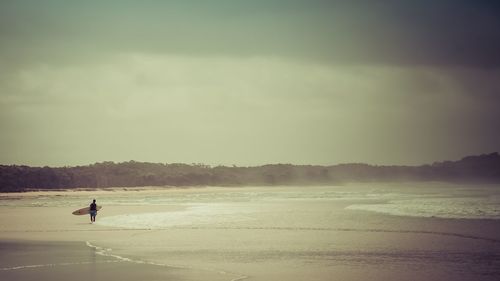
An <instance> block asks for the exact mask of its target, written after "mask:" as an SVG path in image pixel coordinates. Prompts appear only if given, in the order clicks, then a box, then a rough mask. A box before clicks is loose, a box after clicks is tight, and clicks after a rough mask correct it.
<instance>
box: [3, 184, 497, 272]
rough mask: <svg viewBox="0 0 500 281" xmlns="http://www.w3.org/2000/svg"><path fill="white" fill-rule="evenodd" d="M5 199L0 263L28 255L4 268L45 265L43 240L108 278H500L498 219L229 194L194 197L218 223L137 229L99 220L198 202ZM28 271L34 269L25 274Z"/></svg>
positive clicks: (166, 210) (181, 209) (172, 209)
mask: <svg viewBox="0 0 500 281" xmlns="http://www.w3.org/2000/svg"><path fill="white" fill-rule="evenodd" d="M264 191H265V189H260V190H257V191H256V189H251V188H248V189H238V190H235V189H232V190H231V192H241V193H252V192H253V193H255V192H264ZM285 191H286V189H285ZM129 192H130V191H129ZM133 192H134V193H135V195H130V193H127V192H125V195H124V196H129V195H130V196H132V197H134V196H139V197H141V196H142V197H144V196H145V195H146V193H141V192H143V191H141V192H139V193H138V194H139V195H137V191H133ZM156 192H157V191H154V193H156ZM165 192H166V194H167V195H166V196H173V195H172V194H170V193H168V191H160V194H163V195H165ZM172 192H181V193H182V195H175V196H179V197H178V198H184V197H183V196H191V197H189V198H190V200H192V199H191V198H198V197H200V196H206V195H204V194H207V192H208V193H210V190H207V189H203V190H196V189H192V190H176V191H172ZM217 192H220V194H219V195H217V196H218V197H216V198H220V197H222V196H227V194H226V191H225V190H224V189H222V190H217ZM318 192H323V189H321V190H319V191H318ZM58 195H60V196H56V195H55V194H49V195H47V194H38V195H35V194H30V195H26V194H24V195H21V196H43V197H47V196H50V198H49V200H65V199H64V198H65V196H66V193H63V194H58ZM78 196H83V198H84V199H85V200H86V199H87V198H91V197H92V196H95V193H89V194H87V193H85V192H84V191H82V194H79V195H78ZM99 196H101V197H102V196H105V195H104V194H99ZM106 196H113V195H109V194H108V195H106ZM148 196H150V195H148ZM151 196H158V194H156V195H151ZM193 196H194V197H193ZM176 198H177V197H176ZM214 198H215V197H214ZM224 198H225V197H224ZM6 200H10V201H9V202H10V203H9V204H3V205H0V212H1V214H2V216H1V217H0V241H1V243H2V249H3V250H2V256H1V258H0V261H2V264H4V261H12V260H13V259H12V255H14V256H15V255H18V254H19V252H22V253H24V256H25V258H26V260H24V261H23V260H22V258H19V259H18V261H19V262H17V263H11V264H8V265H2V267H4V268H7V267H15V266H19V265H29V264H37V263H40V262H39V261H37V260H36V259H37V258H36V257H37V255H36V253H32V254H30V253H31V252H30V251H31V250H30V249H31V248H32V247H31V246H30V245H34V244H32V243H35V244H36V245H38V246H37V247H42V248H43V247H45V248H44V249H45V250H43V251H42V252H44V251H47V252H48V253H50V251H51V250H53V249H56V251H58V253H57V254H52V255H50V256H55V257H60V256H65V255H68V256H78V255H80V254H81V255H82V259H77V260H78V261H79V262H80V261H82V262H85V261H88V260H89V255H90V257H92V256H95V257H96V259H95V264H93V265H92V266H93V269H92V270H91V271H93V272H97V273H98V274H102V275H101V276H102V279H104V278H108V276H113V274H118V273H119V272H121V270H122V269H120V268H121V267H127V265H125V264H124V263H128V264H129V266H133V267H134V268H136V272H139V273H141V272H142V274H144V275H143V277H145V278H138V277H137V276H136V275H130V276H135V278H136V279H137V278H138V279H140V280H228V281H229V280H237V279H246V280H292V281H295V280H368V279H369V280H384V281H388V280H498V277H499V276H500V275H499V274H500V270H499V268H500V235H499V233H500V223H499V222H498V220H461V219H439V218H417V217H402V216H388V215H383V214H378V213H372V212H363V211H353V210H347V209H346V206H348V205H350V204H353V203H359V202H360V200H359V199H355V200H354V199H353V200H340V201H328V200H326V201H322V200H313V201H311V200H302V199H301V200H289V199H287V200H267V199H266V200H260V201H257V200H247V201H244V202H237V203H228V202H226V201H227V200H226V199H224V200H226V201H223V203H217V204H212V203H198V204H197V205H195V207H196V208H199V207H200V206H201V207H205V205H207V206H208V209H206V210H207V211H210V210H212V209H210V208H213V209H214V210H216V211H217V212H219V213H214V214H215V215H217V214H218V215H217V220H214V221H210V220H208V221H202V222H196V223H188V224H179V225H171V226H166V227H160V228H158V227H157V228H151V229H150V228H147V227H144V228H138V229H131V228H127V227H120V226H109V225H100V224H99V220H102V222H104V221H106V220H108V219H113V218H116V217H117V216H121V215H124V214H128V215H137V218H139V219H140V218H141V215H143V214H163V213H177V214H179V215H182V214H184V213H183V212H186V209H188V210H189V209H190V208H193V207H192V206H191V205H190V204H185V203H172V204H163V205H157V206H144V205H126V204H124V205H105V206H104V208H103V210H102V211H101V212H100V213H99V215H98V218H97V219H98V224H90V223H89V219H88V217H87V216H73V215H71V212H72V211H73V210H74V209H75V206H50V205H51V204H48V206H38V205H37V206H27V205H26V204H24V205H23V204H17V205H16V204H15V203H12V201H11V199H6ZM12 200H14V199H12ZM19 200H21V201H22V200H25V199H19ZM29 202H31V201H29ZM127 202H128V201H127ZM62 205H64V204H62ZM70 205H71V204H70ZM222 207H223V208H222ZM233 209H234V210H236V211H237V212H238V213H237V214H236V215H235V214H233V213H228V212H229V211H228V210H233ZM203 210H204V211H205V209H203ZM221 210H223V211H224V212H222V211H221ZM195 211H196V209H195ZM186 214H188V213H186ZM195 214H196V213H195ZM215 215H214V216H215ZM220 218H222V219H220ZM33 241H35V242H33ZM51 243H55V244H51ZM40 245H41V246H40ZM44 245H45V246H44ZM47 245H50V246H47ZM54 245H57V246H56V247H55V246H54ZM89 245H90V246H89ZM94 246H95V247H99V249H101V250H99V251H98V250H96V248H94ZM19 249H21V250H19ZM103 249H107V250H103ZM26 251H28V252H26ZM96 252H98V254H97V255H96ZM65 253H66V254H65ZM126 259H128V260H126ZM91 261H92V259H91ZM107 261H109V262H107ZM47 263H48V264H52V263H55V264H57V263H58V261H56V260H49V261H47ZM88 267H89V265H88V264H80V265H68V266H66V267H64V266H61V267H57V268H56V267H47V268H43V269H42V268H39V269H34V268H32V269H30V270H33V271H37V270H45V271H47V275H44V276H47V278H45V277H44V278H45V279H43V278H42V279H41V280H49V279H51V280H52V279H54V278H53V277H54V276H56V275H57V274H63V275H58V276H64V274H67V273H69V272H73V271H74V272H80V273H81V275H85V274H86V273H85V272H87V271H86V270H87V269H85V268H88ZM14 271H15V270H4V271H0V279H2V280H16V278H17V277H16V278H14V279H9V278H10V277H12V276H14V275H8V274H17V273H19V274H21V275H18V276H22V278H20V277H19V278H17V280H29V278H30V277H29V274H28V273H29V272H28V271H29V270H28V269H22V270H17V271H16V272H14ZM24 272H28V273H26V274H28V275H22V274H25V273H24ZM58 272H59V273H58ZM87 273H88V272H87ZM6 274H7V275H6ZM51 274H56V275H51ZM149 274H151V275H149ZM157 274H159V275H157ZM162 274H164V275H162ZM9 276H10V277H9ZM3 277H6V278H7V277H9V278H7V279H5V278H3ZM86 279H87V278H86ZM37 280H40V279H37ZM77 280H79V279H77ZM122 280H128V279H122ZM134 280H135V279H134Z"/></svg>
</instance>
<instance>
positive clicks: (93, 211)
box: [90, 199, 97, 223]
mask: <svg viewBox="0 0 500 281" xmlns="http://www.w3.org/2000/svg"><path fill="white" fill-rule="evenodd" d="M96 215H97V204H96V203H95V199H94V201H92V204H90V223H93V222H95V216H96Z"/></svg>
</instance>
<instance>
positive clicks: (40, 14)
mask: <svg viewBox="0 0 500 281" xmlns="http://www.w3.org/2000/svg"><path fill="white" fill-rule="evenodd" d="M499 50H500V4H498V3H497V2H496V1H482V0H479V1H461V0H441V1H430V0H422V1H390V0H388V1H371V0H367V1H315V0H313V1H294V0H290V1H275V0H266V1H260V0H255V1H238V0H233V1H148V0H145V1H5V0H2V1H0V164H23V165H31V166H45V165H48V166H74V165H85V164H91V163H94V162H102V161H115V162H122V161H129V160H135V161H146V162H160V163H204V164H208V165H238V166H255V165H262V164H270V163H292V164H313V165H333V164H338V163H359V162H363V163H369V164H375V165H420V164H425V163H432V162H434V161H442V160H457V159H460V158H462V157H464V156H467V155H475V154H482V153H490V152H494V151H500V121H499V120H500V51H499Z"/></svg>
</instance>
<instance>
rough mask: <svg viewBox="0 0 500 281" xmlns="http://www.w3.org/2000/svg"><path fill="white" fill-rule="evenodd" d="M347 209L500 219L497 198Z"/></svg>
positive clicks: (422, 200) (420, 200) (410, 201)
mask: <svg viewBox="0 0 500 281" xmlns="http://www.w3.org/2000/svg"><path fill="white" fill-rule="evenodd" d="M346 209H349V210H364V211H372V212H378V213H384V214H389V215H396V216H411V217H438V218H455V219H500V199H499V198H497V197H488V198H416V199H408V200H392V201H389V202H388V203H385V204H354V205H350V206H348V207H346Z"/></svg>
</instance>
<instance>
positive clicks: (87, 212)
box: [72, 205, 102, 216]
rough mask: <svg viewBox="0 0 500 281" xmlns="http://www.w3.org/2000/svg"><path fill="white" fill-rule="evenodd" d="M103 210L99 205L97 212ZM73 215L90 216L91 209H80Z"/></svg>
mask: <svg viewBox="0 0 500 281" xmlns="http://www.w3.org/2000/svg"><path fill="white" fill-rule="evenodd" d="M101 208H102V206H99V205H97V210H98V211H99V210H100V209H101ZM72 214H73V215H77V216H81V215H88V214H90V207H85V208H81V209H78V210H76V211H74V212H73V213H72Z"/></svg>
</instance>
